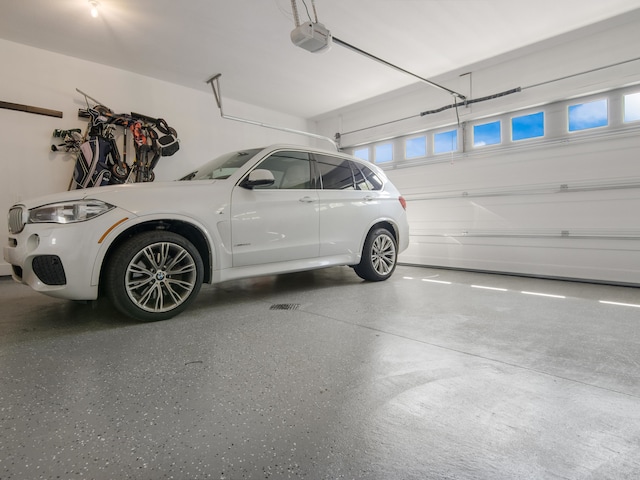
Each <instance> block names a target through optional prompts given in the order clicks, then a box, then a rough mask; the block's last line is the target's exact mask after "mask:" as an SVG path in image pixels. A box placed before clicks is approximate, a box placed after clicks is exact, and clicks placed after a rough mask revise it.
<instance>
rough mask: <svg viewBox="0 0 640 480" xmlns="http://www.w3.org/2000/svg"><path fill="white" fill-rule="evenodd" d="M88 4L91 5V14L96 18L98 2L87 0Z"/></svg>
mask: <svg viewBox="0 0 640 480" xmlns="http://www.w3.org/2000/svg"><path fill="white" fill-rule="evenodd" d="M89 4H90V5H91V16H92V17H93V18H97V16H98V5H99V3H98V2H97V1H96V0H89Z"/></svg>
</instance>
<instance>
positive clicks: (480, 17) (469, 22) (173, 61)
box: [0, 0, 640, 118]
mask: <svg viewBox="0 0 640 480" xmlns="http://www.w3.org/2000/svg"><path fill="white" fill-rule="evenodd" d="M99 2H100V7H99V10H100V16H99V17H98V18H95V19H94V18H91V17H90V15H89V10H90V6H89V3H88V0H20V1H18V0H0V6H1V7H2V15H0V37H1V38H5V39H7V40H11V41H14V42H18V43H23V44H27V45H31V46H35V47H39V48H43V49H47V50H52V51H55V52H59V53H62V54H66V55H71V56H74V57H78V58H82V59H87V60H92V61H94V62H98V63H102V64H106V65H110V66H113V67H117V68H121V69H125V70H129V71H133V72H136V73H140V74H143V75H147V76H151V77H154V78H158V79H162V80H165V81H168V82H172V83H176V84H180V85H184V86H187V87H191V88H196V89H201V90H206V91H211V88H210V86H209V85H207V84H206V83H205V81H206V80H207V79H208V78H210V77H211V76H212V75H213V74H216V73H222V74H223V75H222V79H221V83H222V93H223V97H224V98H233V99H236V100H240V101H244V102H247V103H251V104H255V105H259V106H263V107H265V108H269V109H275V110H279V111H281V112H285V113H289V114H293V115H297V116H301V117H304V118H312V117H314V116H318V115H321V114H323V113H325V112H329V111H332V110H335V109H337V108H340V107H343V106H346V105H350V104H352V103H356V102H359V101H362V100H365V99H368V98H371V97H374V96H376V95H380V94H382V93H386V92H389V91H392V90H396V89H398V88H401V87H404V86H406V85H409V84H411V83H415V82H416V80H415V78H413V77H411V76H408V75H406V74H402V73H400V72H397V71H395V70H392V69H390V68H388V67H385V66H383V65H381V64H379V63H377V62H374V61H373V60H370V59H368V58H365V57H363V56H360V55H358V54H356V53H354V52H352V51H350V50H347V49H345V48H342V47H340V46H337V45H334V46H333V48H332V49H331V50H330V51H328V52H326V53H322V54H312V53H309V52H307V51H304V50H302V49H300V48H298V47H296V46H294V45H293V44H292V43H291V41H290V38H289V33H290V31H291V30H292V29H293V27H294V22H293V16H292V14H291V1H290V0H182V1H178V0H99ZM306 4H307V5H308V6H309V8H311V0H306ZM316 8H317V13H318V19H319V21H320V22H321V23H323V24H324V25H325V26H326V27H327V28H329V30H331V33H332V34H333V35H334V36H336V37H338V38H340V39H341V40H343V41H345V42H348V43H351V44H352V45H355V46H356V47H358V48H360V49H362V50H365V51H367V52H369V53H371V54H374V55H376V56H378V57H380V58H383V59H385V60H387V61H389V62H391V63H394V64H396V65H398V66H401V67H403V68H404V69H406V70H409V71H411V72H413V73H415V74H417V75H420V76H422V77H424V78H433V77H434V76H437V75H441V74H443V73H446V72H449V71H453V70H456V69H459V68H462V67H464V66H466V65H470V64H473V63H477V62H479V61H482V60H486V59H488V58H491V57H494V56H496V55H499V54H503V53H506V52H509V51H512V50H515V49H518V48H520V47H524V46H527V45H531V44H534V43H536V42H539V41H541V40H545V39H548V38H551V37H554V36H557V35H560V34H563V33H566V32H569V31H572V30H575V29H577V28H580V27H583V26H587V25H590V24H593V23H596V22H599V21H602V20H605V19H607V18H611V17H614V16H617V15H620V14H623V13H625V12H629V11H631V10H634V9H638V8H640V0H606V1H605V0H316ZM298 9H299V12H300V16H301V20H302V21H304V20H306V19H307V16H306V11H305V8H304V5H303V2H302V0H298ZM312 15H313V13H312ZM426 88H428V87H426ZM443 95H447V94H445V93H443ZM230 113H232V112H230Z"/></svg>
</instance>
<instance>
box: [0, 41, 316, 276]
mask: <svg viewBox="0 0 640 480" xmlns="http://www.w3.org/2000/svg"><path fill="white" fill-rule="evenodd" d="M0 58H1V59H2V62H3V69H2V75H0V95H1V98H0V100H2V101H5V102H10V103H18V104H25V105H30V106H36V107H42V108H47V109H51V110H59V111H62V112H63V118H62V119H60V118H53V117H47V116H41V115H35V114H31V113H24V112H18V111H12V110H6V109H0V145H1V150H0V152H1V153H0V167H1V168H2V175H0V212H3V213H2V215H0V218H2V219H5V218H6V212H7V211H8V210H9V208H10V206H11V205H12V204H14V203H15V202H19V201H20V200H21V199H25V198H29V197H35V196H40V195H44V194H48V193H53V192H59V191H64V190H67V188H68V186H69V181H70V179H71V173H72V170H73V165H74V161H75V159H74V158H73V156H72V155H70V154H64V153H53V152H51V151H50V150H49V148H50V145H51V143H54V141H55V140H59V139H53V138H52V136H51V135H52V132H53V130H54V129H68V128H82V130H83V131H84V128H85V126H86V120H82V119H78V109H79V108H85V107H86V105H85V104H84V99H83V97H82V96H81V95H80V94H79V93H77V92H76V91H75V89H76V88H79V89H80V90H82V91H84V92H86V93H87V94H88V95H90V96H92V97H94V98H96V99H97V100H99V101H101V102H104V103H105V104H107V106H109V107H110V108H111V109H113V110H114V111H116V112H132V111H133V112H137V113H141V114H144V115H149V116H151V117H162V118H165V119H166V120H167V121H168V122H169V125H171V126H172V127H174V128H175V129H176V130H177V131H178V135H179V137H180V150H179V151H178V152H177V153H176V154H175V155H173V156H171V157H165V158H161V159H160V162H159V163H158V165H157V167H156V169H155V172H156V178H157V180H172V179H174V178H178V177H179V176H181V175H183V174H186V173H188V172H189V171H190V170H191V169H192V167H194V166H196V165H199V164H201V163H204V162H205V161H208V160H210V159H211V158H213V157H215V156H217V155H218V154H221V153H224V152H226V151H230V150H234V149H236V148H246V147H248V146H262V145H269V144H272V143H279V142H286V143H295V144H308V143H309V142H308V140H307V138H306V137H304V136H299V135H293V134H288V133H285V132H280V131H277V130H272V129H265V128H260V127H256V126H252V125H247V124H242V123H238V122H233V121H229V120H224V119H222V118H220V114H219V111H218V108H217V106H216V103H215V99H214V96H213V93H211V92H210V93H206V92H200V91H196V90H193V89H188V88H184V87H180V86H177V85H173V84H170V83H166V82H162V81H159V80H155V79H152V78H149V77H144V76H141V75H136V74H133V73H130V72H126V71H123V70H118V69H115V68H110V67H106V66H104V65H99V64H95V63H92V62H87V61H84V60H79V59H76V58H72V57H67V56H64V55H59V54H55V53H51V52H48V51H45V50H40V49H36V48H32V47H28V46H25V45H21V44H16V43H13V42H8V41H5V40H0ZM204 80H205V79H203V81H204ZM222 85H223V87H224V79H223V80H222ZM223 92H224V88H223ZM224 103H225V113H227V114H229V115H234V116H238V117H244V118H249V119H253V120H257V121H261V122H264V123H269V124H274V125H279V126H285V127H288V128H293V129H296V130H309V128H310V127H309V124H308V122H307V121H306V120H304V119H301V118H297V117H292V116H290V115H285V114H282V113H278V112H274V111H268V110H265V109H261V108H258V107H255V106H251V105H247V104H244V103H240V102H236V101H233V100H230V99H226V98H225V99H224ZM130 138H131V136H130V135H129V139H130ZM132 155H133V150H132V149H131V148H129V149H128V159H129V162H131V160H132V158H133V157H132ZM7 235H8V232H7V225H6V221H5V220H3V221H0V238H5V239H6V238H7ZM9 274H10V268H9V265H7V264H6V263H5V262H4V260H3V259H1V260H0V275H9Z"/></svg>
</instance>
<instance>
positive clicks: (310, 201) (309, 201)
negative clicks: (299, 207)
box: [298, 196, 313, 203]
mask: <svg viewBox="0 0 640 480" xmlns="http://www.w3.org/2000/svg"><path fill="white" fill-rule="evenodd" d="M298 201H299V202H302V203H313V198H311V197H309V196H305V197H302V198H301V199H300V200H298Z"/></svg>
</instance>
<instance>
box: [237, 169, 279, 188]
mask: <svg viewBox="0 0 640 480" xmlns="http://www.w3.org/2000/svg"><path fill="white" fill-rule="evenodd" d="M275 182H276V179H275V178H274V177H273V173H271V172H270V171H269V170H261V169H256V170H254V171H252V172H251V173H249V175H247V176H246V177H245V178H244V180H242V182H240V186H241V187H243V188H248V189H249V190H251V189H252V188H253V187H258V186H263V185H273V184H274V183H275Z"/></svg>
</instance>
